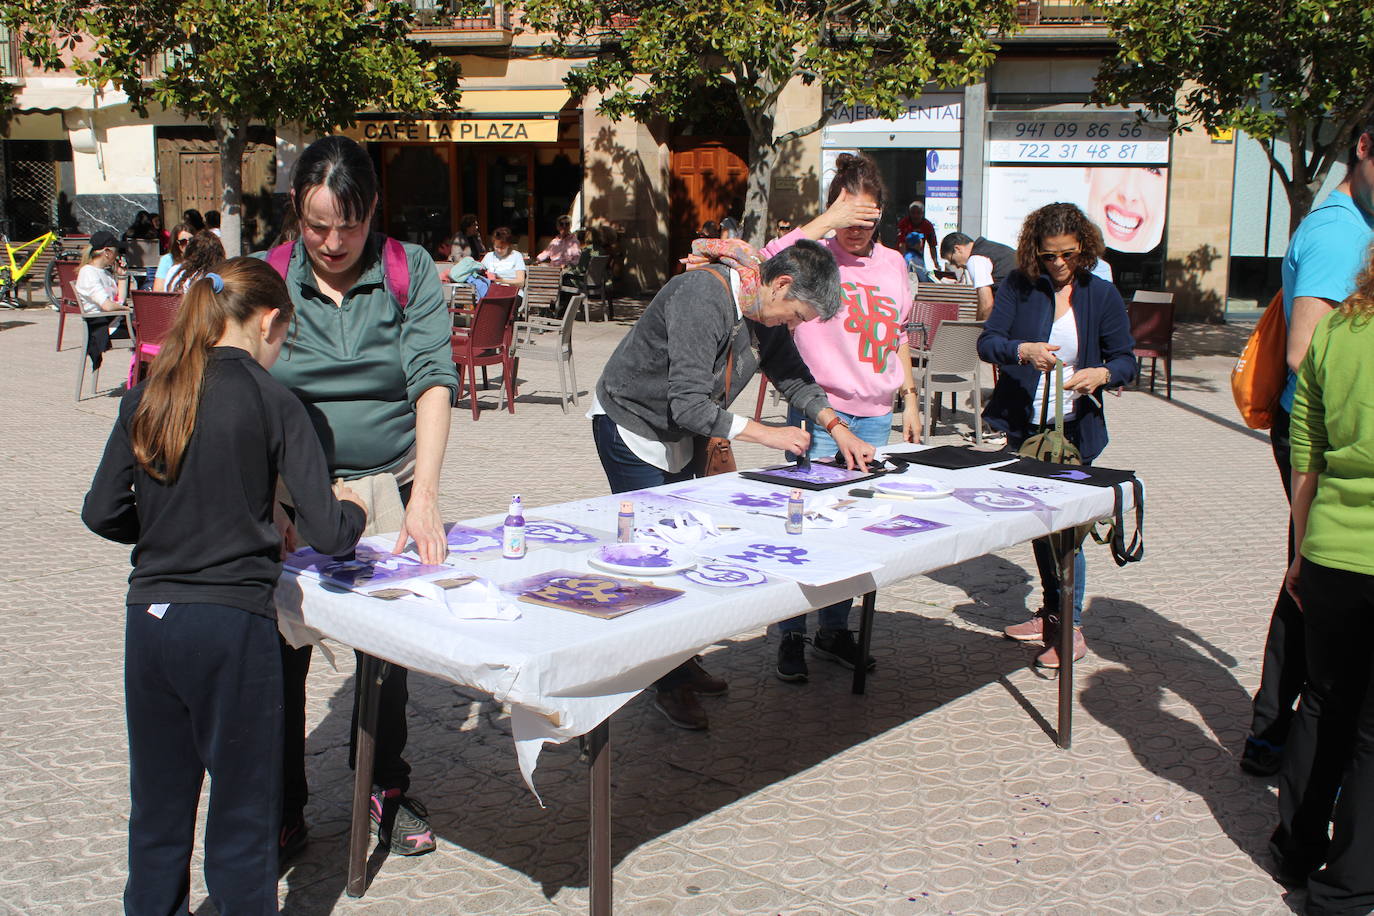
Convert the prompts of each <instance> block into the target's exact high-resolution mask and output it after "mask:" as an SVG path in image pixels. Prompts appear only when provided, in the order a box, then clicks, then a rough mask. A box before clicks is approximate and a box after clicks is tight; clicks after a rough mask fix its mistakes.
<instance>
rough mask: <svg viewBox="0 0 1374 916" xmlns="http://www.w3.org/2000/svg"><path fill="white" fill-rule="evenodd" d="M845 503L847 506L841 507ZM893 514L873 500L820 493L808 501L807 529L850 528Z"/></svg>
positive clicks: (887, 507)
mask: <svg viewBox="0 0 1374 916" xmlns="http://www.w3.org/2000/svg"><path fill="white" fill-rule="evenodd" d="M841 502H845V503H847V505H844V506H840V505H839V503H841ZM891 514H892V507H891V506H889V505H886V504H877V503H875V501H873V500H865V499H858V498H856V497H853V496H835V495H832V494H828V493H818V494H816V495H815V496H813V497H811V498H810V499H808V500H807V501H806V519H805V526H806V527H807V528H815V529H816V530H818V531H819V530H824V529H826V528H845V527H848V525H849V522H850V520H851V519H853V520H854V521H876V520H878V519H883V518H887V517H888V516H889V515H891Z"/></svg>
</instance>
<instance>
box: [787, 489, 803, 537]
mask: <svg viewBox="0 0 1374 916" xmlns="http://www.w3.org/2000/svg"><path fill="white" fill-rule="evenodd" d="M805 511H806V501H805V500H803V499H802V491H801V490H793V491H792V492H791V493H788V494H787V522H786V524H785V526H784V530H785V531H786V532H787V533H788V534H801V533H802V527H803V513H804V512H805Z"/></svg>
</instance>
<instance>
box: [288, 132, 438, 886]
mask: <svg viewBox="0 0 1374 916" xmlns="http://www.w3.org/2000/svg"><path fill="white" fill-rule="evenodd" d="M291 204H292V208H293V209H294V210H295V213H296V216H297V217H298V219H299V222H300V230H301V237H300V240H299V241H298V242H296V243H295V247H294V248H293V249H292V254H291V259H290V261H289V264H288V266H287V274H286V285H287V289H288V290H289V291H290V294H291V300H292V302H293V304H294V305H295V312H296V314H295V320H294V321H293V323H292V327H291V334H290V336H289V337H288V343H287V346H286V348H285V350H284V351H283V353H282V356H281V359H279V360H278V361H277V363H276V365H275V366H274V367H273V369H272V374H273V375H275V376H276V377H277V378H278V379H279V380H280V381H281V382H282V383H283V384H285V385H286V387H287V388H289V389H291V391H292V392H294V393H295V394H296V396H297V397H299V398H300V399H301V400H302V401H303V402H304V403H305V406H306V410H307V412H308V413H309V414H310V418H311V420H312V421H313V422H314V424H315V431H316V432H317V433H319V436H320V442H321V444H322V445H323V446H324V452H325V457H326V458H327V460H328V462H329V467H330V473H331V474H332V475H333V476H334V477H335V478H343V479H344V480H352V479H357V478H360V477H366V476H369V475H371V474H377V473H381V472H389V473H392V474H394V475H395V476H396V480H397V483H398V484H399V486H400V493H401V501H402V503H403V504H404V505H405V518H404V523H403V525H402V527H401V530H400V535H399V537H398V538H397V540H396V546H395V548H394V549H395V551H396V552H397V553H399V552H401V551H402V550H404V549H405V548H406V546H407V545H408V544H409V543H410V542H412V541H413V542H414V546H415V550H416V551H417V552H418V553H419V555H420V558H421V559H422V560H424V562H426V563H438V562H441V561H442V560H443V559H444V557H445V556H446V555H447V553H448V544H447V541H446V539H445V536H444V527H443V520H442V519H441V518H440V515H439V503H438V497H439V470H440V468H441V466H442V465H443V461H444V449H445V448H446V446H447V444H448V435H449V418H450V414H451V409H452V399H453V396H454V394H455V393H456V391H457V388H458V373H457V370H456V369H455V368H454V365H453V356H452V351H451V349H450V345H449V335H450V329H451V324H450V319H449V314H448V308H447V306H446V305H445V303H444V297H443V294H442V292H441V291H440V288H439V278H438V272H437V270H436V268H435V266H434V262H433V260H432V259H431V258H430V256H429V254H428V253H426V252H425V250H424V249H423V248H421V247H420V246H418V245H409V244H408V245H405V246H404V247H405V256H406V267H407V272H408V273H409V295H408V297H407V301H406V303H405V305H404V307H403V308H402V307H401V304H400V303H399V302H398V301H397V300H396V299H395V298H394V297H393V296H392V294H391V292H390V291H389V290H388V281H390V282H391V283H392V284H394V283H395V282H396V281H397V280H398V278H396V277H390V278H388V277H387V276H386V271H385V269H384V264H383V258H382V253H381V252H382V245H383V242H384V240H383V239H382V237H381V236H379V235H375V234H373V233H372V232H371V229H370V225H371V222H372V215H373V212H374V211H375V209H376V206H377V176H376V173H375V172H374V171H373V168H372V160H371V159H370V158H369V157H368V155H367V153H366V152H365V151H364V150H363V149H362V147H360V146H359V145H358V144H357V143H355V142H353V141H352V140H349V139H347V138H345V137H338V136H334V137H325V138H323V139H321V140H318V141H316V142H315V143H312V144H311V145H310V146H309V147H308V148H307V149H306V150H305V151H304V152H303V153H302V154H301V157H300V159H299V160H298V161H297V162H296V167H295V170H294V171H293V173H292V176H291ZM288 541H289V538H288ZM282 660H283V667H284V671H283V675H284V682H285V705H286V739H285V744H284V748H285V753H284V761H283V766H284V771H283V776H284V786H283V789H284V792H283V795H284V804H283V813H282V826H281V832H280V837H281V856H282V859H283V860H285V859H287V858H290V857H291V856H292V855H294V854H295V853H296V852H297V851H299V850H300V849H301V848H303V846H304V842H305V818H304V809H305V802H306V798H307V796H308V789H307V785H306V778H305V680H306V675H307V674H308V672H309V670H310V647H309V646H306V647H304V648H301V649H293V648H291V647H290V646H288V645H286V643H285V642H283V643H282ZM359 661H360V667H361V657H360V659H359ZM406 679H407V672H406V669H404V668H402V667H400V666H398V665H391V666H390V667H389V670H388V674H387V676H386V678H385V680H384V681H383V683H382V688H381V691H380V696H379V699H378V720H377V745H376V763H375V773H374V782H375V783H376V787H377V788H376V791H375V792H374V794H373V797H372V812H373V820H374V822H376V823H377V825H378V833H379V836H380V838H381V840H382V841H383V842H384V843H388V844H389V845H390V848H391V850H392V851H393V852H396V853H399V854H401V855H417V854H419V853H424V852H429V851H430V850H432V849H433V848H434V836H433V833H432V832H431V831H430V829H429V824H428V822H427V816H428V815H427V813H426V812H425V809H424V806H423V805H421V804H420V803H419V802H416V801H414V800H412V799H410V798H409V797H408V796H407V795H406V792H407V790H408V789H409V786H410V765H409V764H408V763H407V762H406V761H405V759H404V758H403V757H402V753H403V752H404V750H405V744H406V704H407V702H408V700H409V693H408V690H407V686H406ZM353 718H354V723H355V725H356V722H357V708H356V695H355V707H354V712H353ZM355 732H356V729H355ZM351 759H352V753H350V760H351Z"/></svg>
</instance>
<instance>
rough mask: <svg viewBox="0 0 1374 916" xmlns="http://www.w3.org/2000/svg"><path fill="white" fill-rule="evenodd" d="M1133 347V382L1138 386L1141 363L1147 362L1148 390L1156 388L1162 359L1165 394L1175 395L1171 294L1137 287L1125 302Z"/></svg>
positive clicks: (1170, 396)
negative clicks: (1148, 363)
mask: <svg viewBox="0 0 1374 916" xmlns="http://www.w3.org/2000/svg"><path fill="white" fill-rule="evenodd" d="M1126 312H1127V314H1128V315H1129V317H1130V323H1131V336H1132V337H1134V338H1135V349H1134V350H1132V351H1131V352H1132V353H1133V355H1134V356H1135V362H1136V385H1137V386H1139V385H1140V375H1141V372H1140V370H1141V368H1142V363H1143V362H1144V361H1145V360H1146V359H1148V360H1149V361H1150V393H1151V394H1154V390H1155V373H1156V371H1157V370H1158V368H1159V361H1160V360H1161V359H1162V360H1164V397H1165V398H1167V399H1168V400H1171V401H1172V400H1173V398H1174V294H1173V293H1162V292H1153V291H1151V290H1143V289H1142V290H1136V293H1135V296H1134V297H1132V299H1131V301H1130V302H1128V303H1127V304H1126Z"/></svg>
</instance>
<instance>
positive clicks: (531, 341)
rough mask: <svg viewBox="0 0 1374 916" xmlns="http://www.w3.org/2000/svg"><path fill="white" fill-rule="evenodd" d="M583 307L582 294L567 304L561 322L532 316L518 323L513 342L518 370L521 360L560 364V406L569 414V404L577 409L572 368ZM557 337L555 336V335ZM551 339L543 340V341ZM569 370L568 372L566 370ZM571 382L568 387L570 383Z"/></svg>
mask: <svg viewBox="0 0 1374 916" xmlns="http://www.w3.org/2000/svg"><path fill="white" fill-rule="evenodd" d="M581 304H582V296H581V294H580V293H579V294H578V295H576V296H574V297H573V298H572V300H571V301H569V302H568V308H567V310H566V311H564V312H563V317H562V318H560V319H556V320H555V319H553V318H538V317H532V318H530V319H528V320H526V321H517V322H516V323H515V333H514V336H513V342H512V350H513V353H512V355H513V356H514V359H515V368H516V370H517V371H518V370H519V367H520V360H522V359H536V360H547V361H549V362H555V363H557V364H558V393H559V396H558V406H559V407H561V408H563V412H564V413H567V412H568V401H569V400H571V401H572V403H573V406H574V407H575V406H577V369H576V368H575V367H574V366H573V352H572V330H573V320H574V319H576V318H577V309H578V307H579V306H581ZM555 333H556V334H557V335H558V336H557V337H552V336H551V335H552V334H555ZM546 337H547V338H549V339H547V340H546V339H544V338H546ZM565 366H566V367H567V368H566V370H565V369H564V367H565ZM569 381H571V382H572V387H571V388H569V386H568V382H569Z"/></svg>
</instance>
